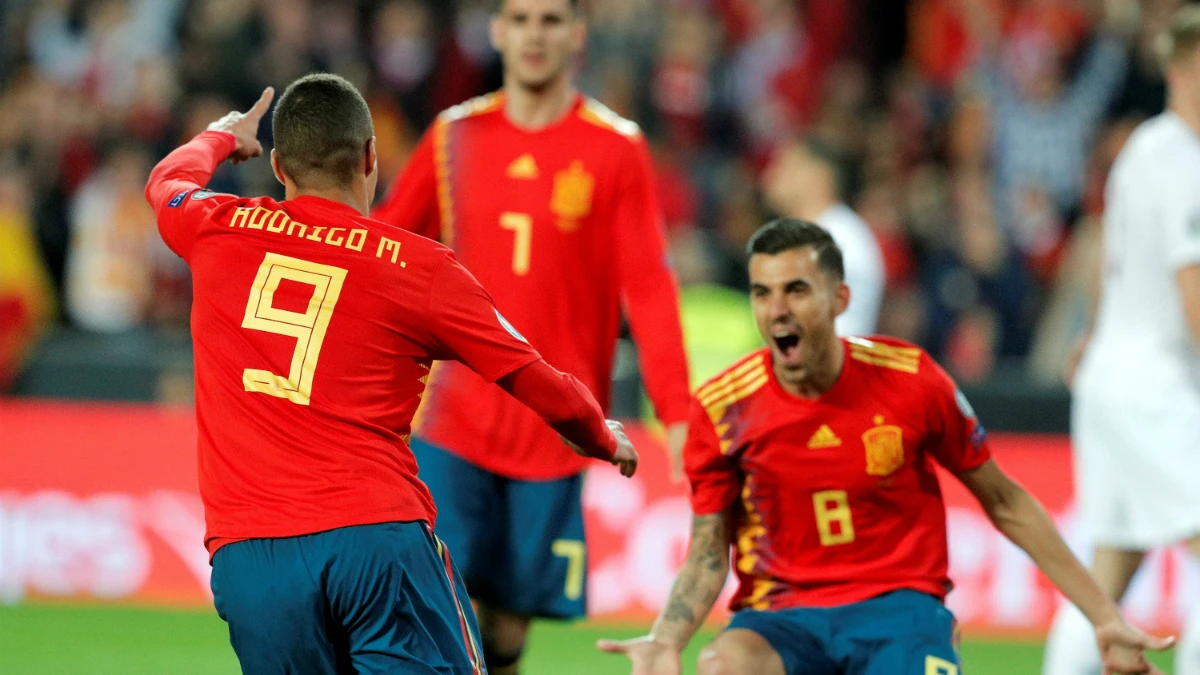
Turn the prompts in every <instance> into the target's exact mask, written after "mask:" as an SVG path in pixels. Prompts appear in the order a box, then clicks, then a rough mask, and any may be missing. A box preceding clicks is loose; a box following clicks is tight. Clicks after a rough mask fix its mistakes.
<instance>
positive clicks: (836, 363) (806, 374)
mask: <svg viewBox="0 0 1200 675" xmlns="http://www.w3.org/2000/svg"><path fill="white" fill-rule="evenodd" d="M845 364H846V352H845V350H844V349H843V348H842V341H841V340H839V339H838V338H837V337H836V336H835V337H834V338H833V339H832V340H831V341H830V343H829V344H827V345H825V348H824V349H823V350H822V353H820V354H817V355H815V357H814V358H813V360H812V364H811V367H809V368H805V369H804V370H803V371H802V372H800V373H789V372H787V371H785V370H784V368H783V367H782V366H781V365H780V364H779V363H773V364H772V368H773V369H774V371H775V379H776V380H777V381H778V382H779V386H780V387H783V390H784V391H786V392H787V393H789V394H791V395H792V396H796V397H799V398H807V399H815V398H820V397H821V395H823V394H824V393H825V392H827V391H829V390H830V389H833V385H835V384H837V381H838V378H839V377H841V375H842V368H843V366H845Z"/></svg>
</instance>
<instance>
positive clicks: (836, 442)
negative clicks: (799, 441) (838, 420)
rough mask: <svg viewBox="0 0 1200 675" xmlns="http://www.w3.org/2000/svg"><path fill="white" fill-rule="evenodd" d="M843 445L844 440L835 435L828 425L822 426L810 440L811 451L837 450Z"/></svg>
mask: <svg viewBox="0 0 1200 675" xmlns="http://www.w3.org/2000/svg"><path fill="white" fill-rule="evenodd" d="M841 444H842V439H840V438H838V437H837V434H835V433H833V429H830V428H829V425H828V424H822V425H821V428H820V429H817V433H815V434H813V435H812V438H810V439H808V449H809V450H820V449H821V448H836V447H839V446H841Z"/></svg>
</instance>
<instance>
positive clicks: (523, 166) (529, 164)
mask: <svg viewBox="0 0 1200 675" xmlns="http://www.w3.org/2000/svg"><path fill="white" fill-rule="evenodd" d="M539 175H541V172H539V171H538V165H537V162H535V161H534V159H533V155H531V154H529V153H528V152H527V153H525V154H524V155H521V156H520V157H518V158H517V159H516V160H515V161H514V162H513V163H512V164H509V165H508V177H509V178H516V179H517V180H533V179H535V178H537V177H538V176H539Z"/></svg>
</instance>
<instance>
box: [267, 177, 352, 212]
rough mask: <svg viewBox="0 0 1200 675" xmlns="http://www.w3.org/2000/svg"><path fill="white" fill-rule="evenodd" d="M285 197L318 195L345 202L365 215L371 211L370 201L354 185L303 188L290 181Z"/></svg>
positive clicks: (326, 198) (289, 198) (290, 198)
mask: <svg viewBox="0 0 1200 675" xmlns="http://www.w3.org/2000/svg"><path fill="white" fill-rule="evenodd" d="M284 197H285V198H286V199H287V200H288V201H291V200H293V199H295V198H297V197H317V198H319V199H325V200H328V201H331V202H337V203H339V204H345V205H346V206H349V207H350V208H352V209H354V210H355V211H358V212H359V213H361V214H363V215H364V216H365V215H369V214H370V213H371V203H370V201H368V200H367V199H365V198H364V197H363V195H362V194H361V191H360V190H356V189H354V186H351V187H345V188H328V189H313V188H305V189H301V188H299V187H296V184H295V183H291V182H290V181H289V183H288V185H287V187H285V188H284Z"/></svg>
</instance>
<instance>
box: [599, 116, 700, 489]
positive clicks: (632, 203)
mask: <svg viewBox="0 0 1200 675" xmlns="http://www.w3.org/2000/svg"><path fill="white" fill-rule="evenodd" d="M622 180H623V185H622V189H621V193H620V194H621V204H620V206H619V207H618V210H617V223H616V231H617V253H618V256H619V259H618V263H617V264H618V270H619V273H620V279H621V292H622V296H623V299H624V303H625V313H626V316H627V317H628V319H629V327H630V329H631V331H632V333H633V339H634V341H635V342H636V343H637V348H638V359H639V361H641V366H642V368H641V371H642V377H643V378H644V380H645V383H646V393H647V394H648V395H649V397H650V402H651V403H653V404H654V412H655V413H656V414H657V415H658V419H659V420H660V421H661V422H662V423H663V424H665V425H666V426H667V444H668V449H669V451H670V453H671V464H672V469H673V473H674V474H675V476H676V477H681V476H682V472H683V468H682V465H683V462H682V459H681V457H682V453H683V442H684V439H685V438H686V428H687V425H686V420H687V406H688V366H687V356H686V355H685V353H684V350H683V329H682V328H681V327H680V322H679V285H678V283H677V282H676V280H675V275H674V273H672V271H671V268H670V266H669V265H668V264H667V252H666V243H665V241H664V238H663V230H662V216H661V213H660V211H659V206H658V198H657V196H656V195H657V192H656V190H655V184H654V171H653V168H652V165H651V162H650V153H649V151H648V150H647V148H646V142H645V139H643V138H641V137H639V138H637V139H636V141H635V142H634V143H633V145H632V146H631V147H630V154H629V155H628V157H627V160H626V166H625V167H624V169H623V171H622Z"/></svg>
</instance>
